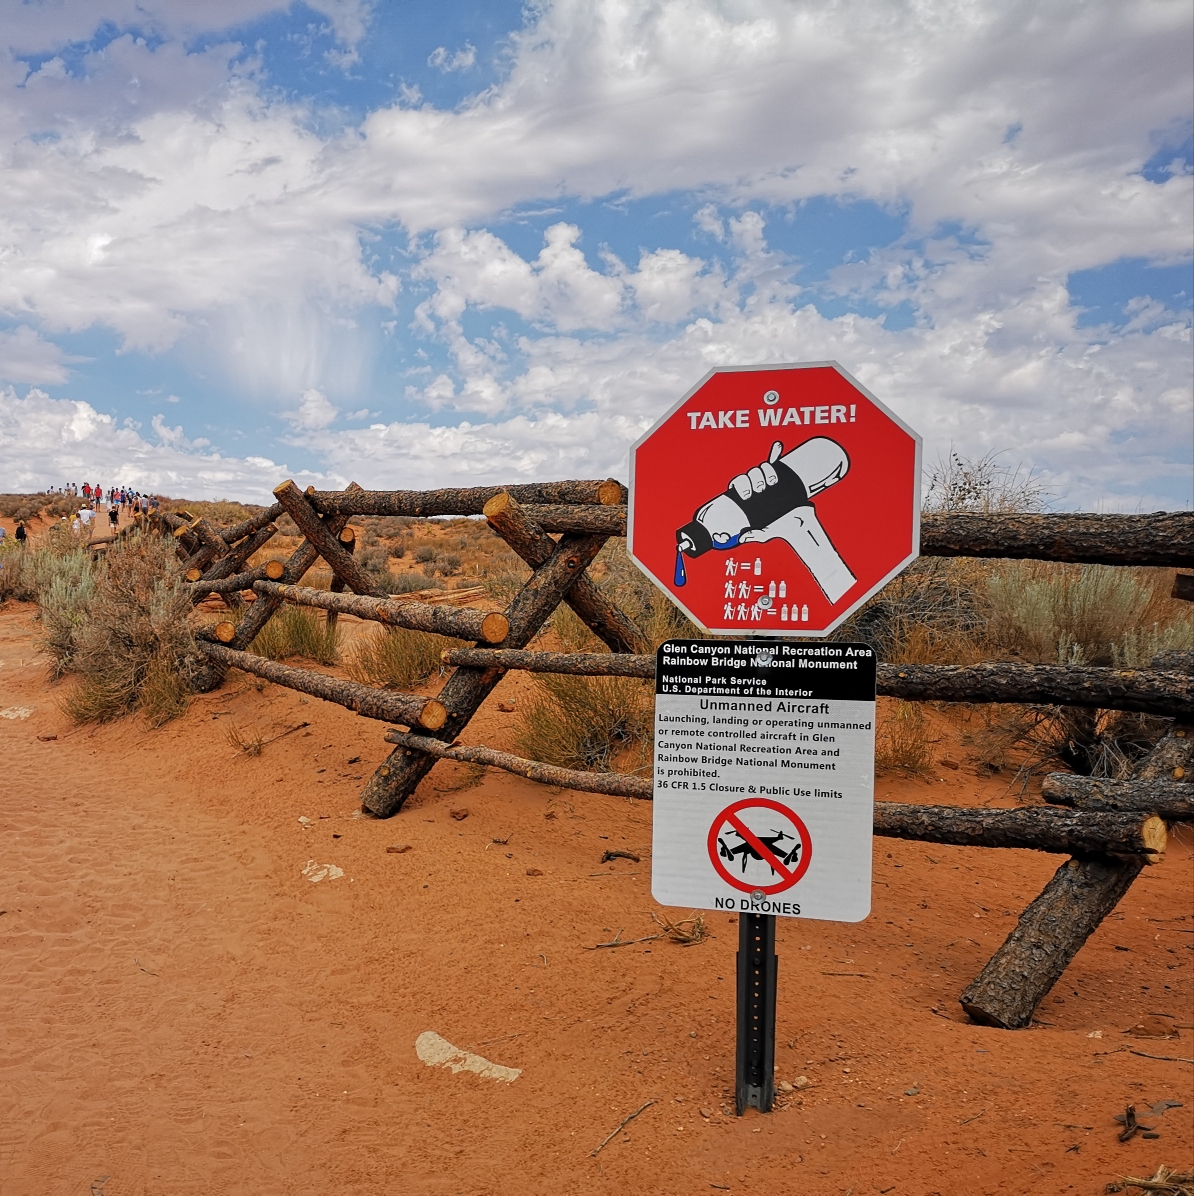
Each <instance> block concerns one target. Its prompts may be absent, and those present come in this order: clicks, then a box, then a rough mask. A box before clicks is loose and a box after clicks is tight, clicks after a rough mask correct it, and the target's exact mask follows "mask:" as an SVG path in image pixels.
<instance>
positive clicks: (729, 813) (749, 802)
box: [708, 797, 813, 896]
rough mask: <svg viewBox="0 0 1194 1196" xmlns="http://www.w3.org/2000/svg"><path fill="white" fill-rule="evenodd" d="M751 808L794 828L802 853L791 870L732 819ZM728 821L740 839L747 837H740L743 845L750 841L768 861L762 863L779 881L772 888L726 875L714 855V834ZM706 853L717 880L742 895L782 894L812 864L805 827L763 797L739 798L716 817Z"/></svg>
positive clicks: (722, 866) (809, 843) (781, 807)
mask: <svg viewBox="0 0 1194 1196" xmlns="http://www.w3.org/2000/svg"><path fill="white" fill-rule="evenodd" d="M753 806H762V807H763V808H764V809H766V810H773V811H774V812H775V813H777V814H782V815H783V816H784V817H785V818H787V819H788V820H789V821H790V822H791V823H792V825H793V826H794V827H795V828H796V833H797V834H798V835H799V836H800V842H801V845H802V847H803V850H802V851H801V853H800V861H799V863H798V864H797V865H796V867H795V868H786V867H784V865H783V864H782V863H780V861H779V860H778V859H777V858H776V857H775V855H774V854H773V853H772V852H770V851H769V850H768V849H767V846H766V845H765V844H763V843H760V842H759V841H758V839H757V838H756V837H755V836H754V834H753V832H751V831H750V828H749V827H746V826H745V825H744V824H743V823H741V821H740V820H739V819H737V818H736V817H735V815H736V814H737V813H738V811H739V810H745V809H747V808H749V807H753ZM731 819H732V820H733V822H734V823H737V825H735V826H734V829H735V830H736V831H737V832H738V833H739V834H740V835H741V834H742V832H743V830H745V831H746V832H747V835H746V836H743V838H744V839H746V841H747V842H750V840H751V839H754V842H753V843H751V846H752V847H754V849H755V850H756V851H761V852H762V853H763V855H764V857H765V858H766V857H770V858H769V859H766V862H767V863H768V865H769V866H770V867H771V868H773V869H774V870H775V871H776V872H778V873H779V875H780V879H779V880H778V881H776V883H775V884H773V885H752V884H747V883H746V882H745V881H744V880H742V879H740V878H739V877H736V876H733V875H732V874H731V873H730V870H729V869H728V868H727V867H726V866H725V865H724V864H723V863H722V862H721V856H720V855H719V854H718V851H717V832H718V830H719V828H720V827H721V824H722V823H723V822H726V821H727V820H731ZM747 836H749V838H747ZM708 849H709V859H710V860H712V861H713V867H714V868H715V869H716V870H717V874H718V876H720V877H721V879H722V880H724V881H725V882H726V884H728V885H732V886H733V887H734V888H735V889H738V890H740V891H741V892H743V893H755V892H759V893H765V894H766V895H768V896H770V895H771V894H772V893H782V892H784V891H785V890H787V889H790V888H791V887H792V886H793V885H794V884H796V882H797V881H799V880H800V878H801V877H802V876H803V875H804V874H805V873H806V872H807V871H808V866H809V864H810V863H811V862H812V858H813V839H812V836H811V835H810V834H809V833H808V827H807V826H805V825H804V823H803V821H802V820H801V819H800V817H799V816H798V815H797V814H796V813H794V812H793V811H792V810H789V809H788V807H787V806H782V805H780V803H779V802H777V801H772V800H771V799H770V798H767V797H747V798H743V800H742V801H736V802H734V804H733V805H732V806H727V807H726V808H725V809H724V810H722V812H721V813H720V814H718V815H717V817H716V818H714V820H713V825H712V826H710V828H709V838H708Z"/></svg>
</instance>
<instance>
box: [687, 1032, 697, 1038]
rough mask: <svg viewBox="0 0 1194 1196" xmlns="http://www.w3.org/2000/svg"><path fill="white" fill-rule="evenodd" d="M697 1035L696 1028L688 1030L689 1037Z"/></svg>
mask: <svg viewBox="0 0 1194 1196" xmlns="http://www.w3.org/2000/svg"><path fill="white" fill-rule="evenodd" d="M696 1036H697V1032H696V1031H695V1030H689V1031H688V1037H689V1038H695V1037H696Z"/></svg>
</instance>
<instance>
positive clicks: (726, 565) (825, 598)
mask: <svg viewBox="0 0 1194 1196" xmlns="http://www.w3.org/2000/svg"><path fill="white" fill-rule="evenodd" d="M920 447H921V442H920V437H919V436H918V435H917V434H916V433H915V432H913V431H912V429H911V428H909V427H908V425H907V424H905V423H904V422H903V420H901V419H900V418H899V417H898V416H897V415H895V414H894V413H893V412H891V411H890V410H888V408H887V407H885V406H884V405H883V404H882V403H881V402H880V401H879V400H878V399H877V398H875V396H874V395H872V394H871V393H870V392H869V391H868V390H867V389H866V388H865V387H864V386H863V385H862V384H861V383H860V382H858V381H857V380H856V379H854V378H852V377H851V376H850V375H849V374H848V373H847V372H846V371H845V370H844V369H842V367H841V366H839V365H837V364H836V363H835V362H813V363H810V364H806V365H782V366H757V367H749V368H733V369H716V370H712V371H710V372H709V373H708V374H707V375H706V376H705V377H704V378H703V379H702V380H701V382H700V383H698V384H697V386H695V387H694V388H693V389H692V390H691V391H689V393H688V394H687V395H685V396H684V398H683V399H681V400H680V402H679V403H677V404H676V406H675V407H673V408H672V409H671V410H670V411H669V412H668V413H667V414H666V415H665V416H664V417H663V418H662V419H661V420H660V421H659V422H658V423H657V424H656V425H655V426H654V427H653V428H652V429H651V430H650V431H649V432H647V433H646V435H644V436H643V437H642V439H640V440H639V441H638V442H637V443H636V444H635V445H634V447H633V448H632V449H631V453H630V479H631V481H630V507H629V517H628V526H627V549H628V551H629V553H630V556H631V558H632V559H633V560H634V562H635V563H636V564H637V565H638V566H639V568H640V569H642V570H643V571H644V572H645V573H646V574H647V576H648V577H649V578H650V579H651V580H652V581H653V582H654V583H655V584H656V585H658V586H659V587H660V588H661V589H662V590H663V591H664V592H665V593H666V594H667V595H668V596H669V597H670V598H671V599H672V601H673V602H675V603H676V605H677V606H679V607H680V609H681V610H683V611H684V613H685V614H686V615H688V617H689V618H690V619H692V621H693V622H694V623H696V624H697V625H698V626H699V627H702V628H704V629H706V630H708V631H711V632H713V633H714V634H719V635H749V636H775V637H790V636H822V635H825V634H827V633H828V632H830V631H832V630H833V629H834V628H835V627H837V626H839V625H840V624H841V623H842V622H843V621H844V620H845V619H846V618H848V617H849V615H850V614H852V613H853V612H854V611H856V610H857V609H858V608H859V607H860V606H861V605H862V604H863V603H864V602H865V601H866V600H867V599H868V598H870V597H871V596H872V595H873V594H875V593H876V592H878V590H880V589H881V588H882V587H883V586H884V585H885V584H886V583H887V582H889V581H890V580H891V579H892V578H893V577H894V576H895V575H896V574H897V573H899V571H900V570H901V569H903V568H905V567H906V566H907V565H908V564H910V563H911V562H912V561H913V560H914V559H915V558H916V555H917V553H918V551H919V545H920Z"/></svg>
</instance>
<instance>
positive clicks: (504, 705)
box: [498, 698, 517, 714]
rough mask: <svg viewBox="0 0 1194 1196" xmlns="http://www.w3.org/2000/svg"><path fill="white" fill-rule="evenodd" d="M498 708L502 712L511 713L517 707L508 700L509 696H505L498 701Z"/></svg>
mask: <svg viewBox="0 0 1194 1196" xmlns="http://www.w3.org/2000/svg"><path fill="white" fill-rule="evenodd" d="M498 709H499V710H500V711H501V712H502V713H503V714H513V713H514V711H515V709H517V708H516V707H515V705H514V703H513V702H511V701H510V699H509V698H505V699H503V700H502V701H500V702H499V703H498Z"/></svg>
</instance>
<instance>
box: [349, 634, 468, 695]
mask: <svg viewBox="0 0 1194 1196" xmlns="http://www.w3.org/2000/svg"><path fill="white" fill-rule="evenodd" d="M464 646H465V645H464V641H463V640H457V639H451V638H450V637H448V636H443V635H431V634H429V633H426V632H422V631H408V630H407V629H406V628H404V627H386V628H380V627H379V628H377V629H376V630H375V631H373V632H372V633H371V634H369V635H367V636H362V637H361V639H359V640H358V641H357V643H356V645H355V646H354V647H353V650H352V652H351V654H350V656H349V660H348V675H349V676H350V677H351V678H352V679H353V680H354V681H360V682H362V683H363V684H365V685H387V686H391V687H393V688H395V689H404V690H408V689H410V688H411V687H412V686H415V685H418V684H420V683H421V682H423V681H426V680H427V678H428V677H430V676H432V675H433V674H435V673H438V672H439V671H440V670H441V669H442V668H443V667H444V664H443V660H442V658H441V653H442V652H443V651H444V649H445V648H462V647H464Z"/></svg>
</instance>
